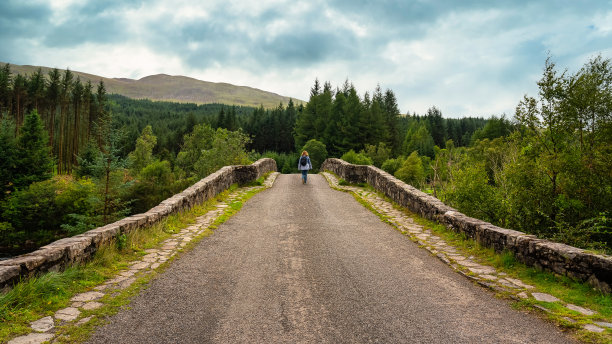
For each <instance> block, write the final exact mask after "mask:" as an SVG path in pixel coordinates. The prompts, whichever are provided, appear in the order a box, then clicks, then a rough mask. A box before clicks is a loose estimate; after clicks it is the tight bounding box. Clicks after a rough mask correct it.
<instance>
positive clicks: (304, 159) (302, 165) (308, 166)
mask: <svg viewBox="0 0 612 344" xmlns="http://www.w3.org/2000/svg"><path fill="white" fill-rule="evenodd" d="M298 170H300V171H302V184H306V182H307V181H308V170H312V163H311V162H310V157H309V156H308V152H307V151H303V152H302V156H300V159H299V161H298Z"/></svg>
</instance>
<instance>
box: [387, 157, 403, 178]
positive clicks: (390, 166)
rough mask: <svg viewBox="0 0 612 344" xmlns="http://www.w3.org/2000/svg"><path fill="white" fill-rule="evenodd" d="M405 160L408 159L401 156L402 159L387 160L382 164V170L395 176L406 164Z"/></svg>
mask: <svg viewBox="0 0 612 344" xmlns="http://www.w3.org/2000/svg"><path fill="white" fill-rule="evenodd" d="M405 160H406V158H404V157H403V156H400V157H398V158H396V159H387V160H385V162H384V163H383V164H382V166H381V169H382V170H383V171H385V172H387V173H389V174H390V175H394V174H395V172H396V171H397V170H399V169H400V167H402V165H403V164H404V161H405Z"/></svg>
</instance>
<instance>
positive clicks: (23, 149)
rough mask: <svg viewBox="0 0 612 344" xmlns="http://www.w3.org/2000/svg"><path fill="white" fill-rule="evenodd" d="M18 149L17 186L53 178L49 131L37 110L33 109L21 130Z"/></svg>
mask: <svg viewBox="0 0 612 344" xmlns="http://www.w3.org/2000/svg"><path fill="white" fill-rule="evenodd" d="M17 150H18V160H17V166H18V171H19V173H20V175H19V176H17V177H16V178H15V187H16V188H21V187H25V186H28V185H30V184H31V183H33V182H38V181H42V180H46V179H49V178H51V171H52V168H53V160H52V158H51V154H50V150H49V146H48V137H47V132H46V131H45V129H44V127H43V125H42V121H41V120H40V116H38V112H36V110H32V112H30V114H29V115H27V116H26V118H25V122H24V124H23V126H22V127H21V129H20V130H19V137H18V139H17Z"/></svg>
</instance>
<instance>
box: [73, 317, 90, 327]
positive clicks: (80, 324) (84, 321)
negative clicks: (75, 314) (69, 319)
mask: <svg viewBox="0 0 612 344" xmlns="http://www.w3.org/2000/svg"><path fill="white" fill-rule="evenodd" d="M91 319H93V315H90V316H88V317H85V318H83V319H81V320H79V321H77V323H76V326H82V325H85V324H87V323H88V322H89V320H91Z"/></svg>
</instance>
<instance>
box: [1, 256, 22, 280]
mask: <svg viewBox="0 0 612 344" xmlns="http://www.w3.org/2000/svg"><path fill="white" fill-rule="evenodd" d="M10 260H12V259H10ZM20 273H21V267H20V266H19V265H1V266H0V286H4V285H7V284H9V283H10V282H12V281H14V280H16V279H18V278H19V274H20Z"/></svg>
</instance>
